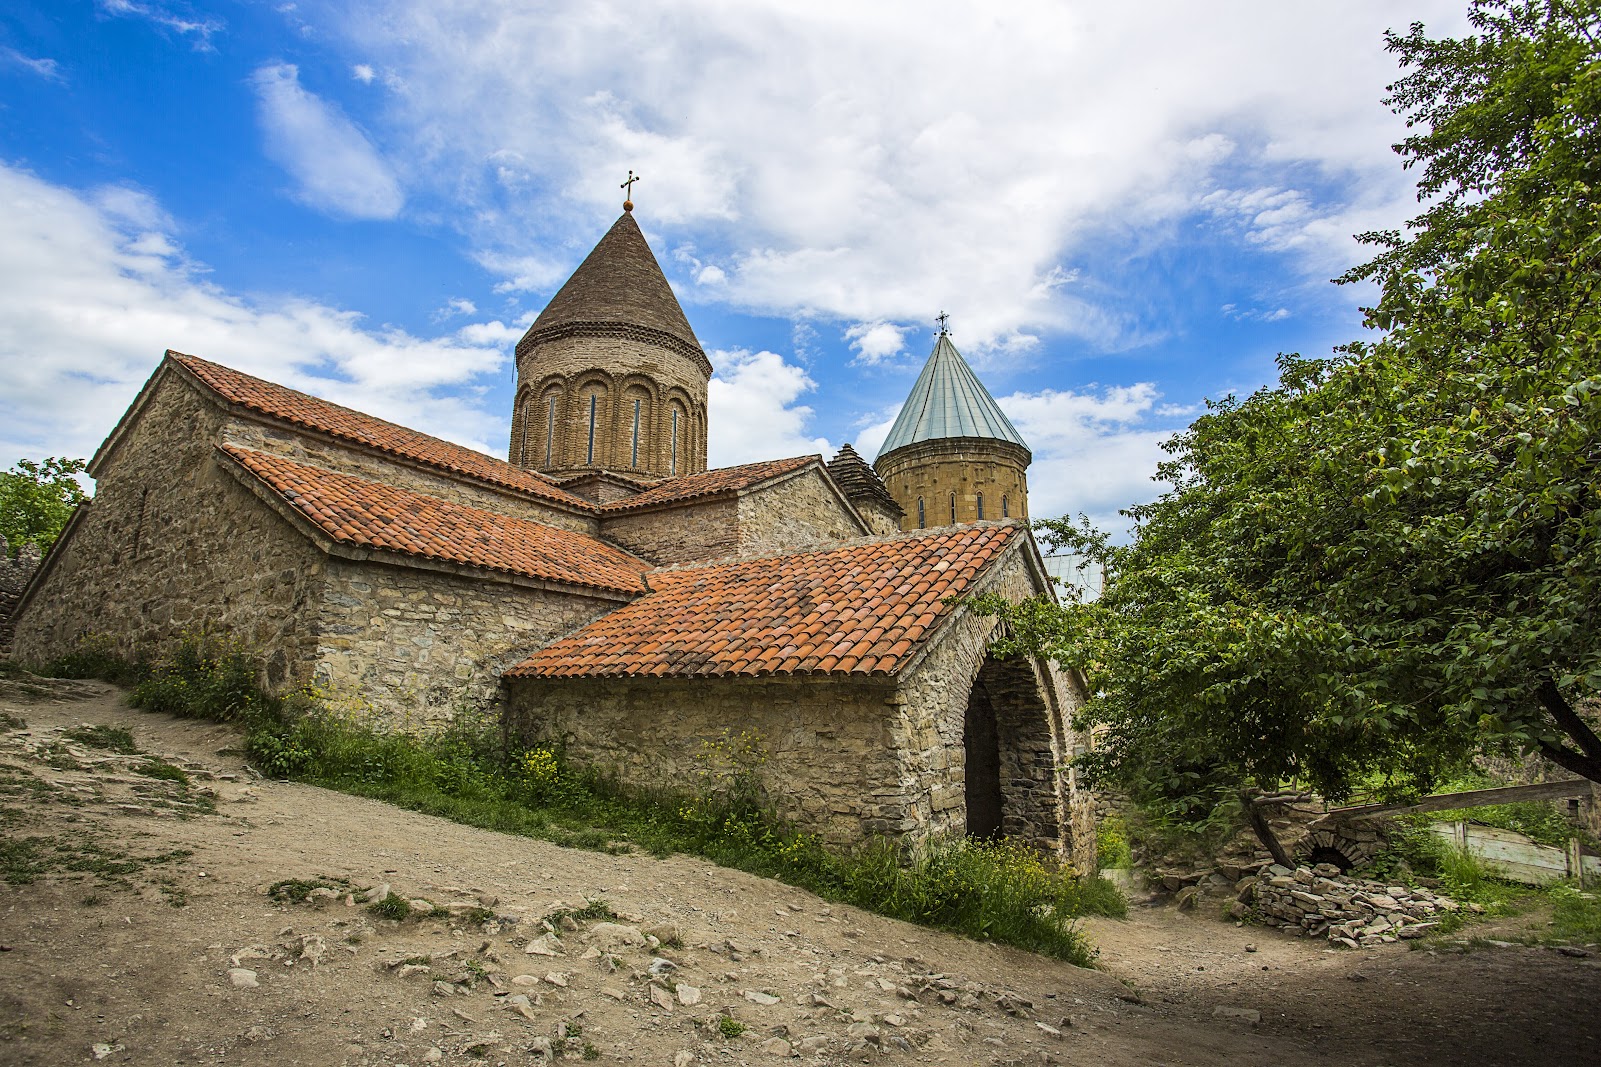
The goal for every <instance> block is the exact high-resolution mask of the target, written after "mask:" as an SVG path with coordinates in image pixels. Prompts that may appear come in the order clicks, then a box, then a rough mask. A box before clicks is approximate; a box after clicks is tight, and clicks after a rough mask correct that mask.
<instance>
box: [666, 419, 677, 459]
mask: <svg viewBox="0 0 1601 1067" xmlns="http://www.w3.org/2000/svg"><path fill="white" fill-rule="evenodd" d="M672 421H673V426H672V451H671V452H670V453H669V454H668V457H667V473H668V474H677V473H678V407H677V405H674V406H673V420H672Z"/></svg>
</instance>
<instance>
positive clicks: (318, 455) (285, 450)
mask: <svg viewBox="0 0 1601 1067" xmlns="http://www.w3.org/2000/svg"><path fill="white" fill-rule="evenodd" d="M222 438H223V440H224V441H225V442H227V443H228V444H235V445H239V446H240V447H242V448H252V449H255V450H257V451H259V452H270V453H272V454H273V455H278V456H288V457H289V458H291V459H296V460H300V461H302V462H305V463H310V464H311V465H313V466H316V467H326V468H328V469H329V470H336V471H341V472H343V473H345V474H353V475H355V476H356V477H358V478H367V479H369V480H371V481H378V482H385V483H387V484H389V485H395V486H399V487H400V488H402V489H410V490H412V491H413V492H417V493H425V494H427V495H428V496H434V497H438V498H440V499H441V500H449V501H451V502H452V503H456V504H463V505H466V506H467V507H474V508H485V509H488V510H490V511H497V512H500V513H501V514H505V515H514V516H516V517H518V518H522V519H528V520H530V521H531V522H542V523H545V524H547V525H550V526H556V527H559V528H561V529H563V530H576V531H578V532H579V533H587V534H593V533H595V531H596V530H597V529H598V528H599V525H600V524H599V520H597V519H596V518H595V517H594V516H592V515H585V514H581V513H574V512H571V511H566V510H563V509H561V508H557V507H551V506H549V505H547V504H541V503H539V502H538V501H536V500H531V499H529V498H528V497H525V496H522V495H519V494H514V493H507V492H499V491H497V490H495V489H492V488H490V487H489V486H479V485H475V484H472V483H469V482H463V481H459V480H455V479H452V478H447V477H444V476H442V475H438V474H433V473H430V472H429V471H427V470H424V469H419V468H417V467H411V466H407V465H405V464H402V463H397V462H395V461H393V460H390V459H386V458H385V457H383V456H381V455H374V454H372V453H368V452H363V451H360V450H358V449H355V448H347V447H345V446H343V445H341V444H339V443H338V442H335V441H326V440H320V439H318V438H315V437H311V436H308V435H305V434H301V433H297V432H295V431H294V430H290V429H285V428H282V427H278V426H273V425H271V424H268V423H262V422H257V421H255V420H254V419H250V418H248V417H242V416H241V417H230V418H228V419H227V420H226V422H225V423H224V424H223V429H222Z"/></svg>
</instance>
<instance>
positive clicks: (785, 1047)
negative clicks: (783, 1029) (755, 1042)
mask: <svg viewBox="0 0 1601 1067" xmlns="http://www.w3.org/2000/svg"><path fill="white" fill-rule="evenodd" d="M762 1051H763V1052H765V1053H767V1054H768V1055H769V1056H783V1057H785V1058H786V1059H787V1058H788V1057H790V1056H793V1055H794V1054H795V1048H794V1046H793V1045H791V1044H790V1043H789V1042H788V1041H785V1040H784V1039H783V1038H781V1037H770V1038H768V1039H767V1040H766V1041H763V1042H762Z"/></svg>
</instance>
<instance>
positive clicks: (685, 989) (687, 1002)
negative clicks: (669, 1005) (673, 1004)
mask: <svg viewBox="0 0 1601 1067" xmlns="http://www.w3.org/2000/svg"><path fill="white" fill-rule="evenodd" d="M676 992H677V993H678V1003H680V1004H682V1005H683V1006H684V1007H686V1008H688V1007H691V1006H692V1005H695V1004H699V1003H700V987H699V986H692V985H686V984H685V983H683V982H680V983H679V984H678V989H677V991H676Z"/></svg>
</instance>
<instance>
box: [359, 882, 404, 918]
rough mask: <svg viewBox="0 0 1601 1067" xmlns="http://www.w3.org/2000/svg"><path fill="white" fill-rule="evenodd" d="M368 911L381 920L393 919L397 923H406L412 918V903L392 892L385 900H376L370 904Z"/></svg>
mask: <svg viewBox="0 0 1601 1067" xmlns="http://www.w3.org/2000/svg"><path fill="white" fill-rule="evenodd" d="M367 910H368V911H370V912H372V913H373V914H374V915H376V916H378V918H380V919H393V920H394V921H395V922H404V921H405V920H406V919H408V918H410V917H411V901H409V900H407V899H406V898H405V897H403V896H401V895H400V894H399V893H396V892H394V891H393V890H391V891H390V893H389V895H388V896H387V897H384V899H382V900H375V901H373V902H372V903H371V904H368V905H367Z"/></svg>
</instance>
